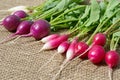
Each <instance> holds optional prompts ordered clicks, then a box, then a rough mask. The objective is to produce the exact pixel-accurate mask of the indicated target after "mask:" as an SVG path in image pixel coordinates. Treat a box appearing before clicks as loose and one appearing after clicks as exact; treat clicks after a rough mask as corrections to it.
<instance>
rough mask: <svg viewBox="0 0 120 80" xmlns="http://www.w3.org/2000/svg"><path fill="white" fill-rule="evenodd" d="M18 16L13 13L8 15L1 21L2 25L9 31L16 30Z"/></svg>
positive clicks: (18, 21)
mask: <svg viewBox="0 0 120 80" xmlns="http://www.w3.org/2000/svg"><path fill="white" fill-rule="evenodd" d="M20 22H21V21H20V18H19V17H17V16H15V15H9V16H7V17H6V18H4V20H3V21H2V25H3V26H4V27H5V28H6V29H7V30H8V31H10V32H13V31H16V29H17V27H18V25H19V24H20Z"/></svg>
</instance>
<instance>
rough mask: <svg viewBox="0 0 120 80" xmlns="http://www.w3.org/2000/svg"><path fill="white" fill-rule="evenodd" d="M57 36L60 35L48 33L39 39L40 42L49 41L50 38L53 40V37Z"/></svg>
mask: <svg viewBox="0 0 120 80" xmlns="http://www.w3.org/2000/svg"><path fill="white" fill-rule="evenodd" d="M59 36H60V35H59V34H51V35H49V36H46V37H44V38H42V39H41V42H42V43H46V42H48V41H50V40H53V39H55V38H58V37H59Z"/></svg>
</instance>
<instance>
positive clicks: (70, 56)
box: [66, 38, 78, 61]
mask: <svg viewBox="0 0 120 80" xmlns="http://www.w3.org/2000/svg"><path fill="white" fill-rule="evenodd" d="M77 42H78V38H75V39H74V40H73V41H72V42H71V44H70V46H69V48H68V50H67V52H66V60H67V61H70V60H72V59H73V58H74V57H75V46H76V44H77Z"/></svg>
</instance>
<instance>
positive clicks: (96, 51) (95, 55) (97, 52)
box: [88, 45, 105, 64]
mask: <svg viewBox="0 0 120 80" xmlns="http://www.w3.org/2000/svg"><path fill="white" fill-rule="evenodd" d="M104 57H105V50H104V48H103V47H102V46H100V45H94V46H93V47H92V48H91V49H90V50H89V52H88V58H89V60H90V61H91V62H92V63H94V64H98V63H100V62H102V61H103V60H104Z"/></svg>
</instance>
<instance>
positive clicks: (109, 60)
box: [105, 50, 120, 80]
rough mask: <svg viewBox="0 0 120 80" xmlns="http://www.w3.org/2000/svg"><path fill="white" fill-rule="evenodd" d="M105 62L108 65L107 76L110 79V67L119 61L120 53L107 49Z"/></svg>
mask: <svg viewBox="0 0 120 80" xmlns="http://www.w3.org/2000/svg"><path fill="white" fill-rule="evenodd" d="M105 62H106V64H107V65H108V66H109V78H110V80H112V71H113V70H112V68H113V67H116V66H117V65H118V63H119V62H120V55H119V54H118V53H117V52H116V51H114V50H111V51H108V52H107V53H106V55H105Z"/></svg>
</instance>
